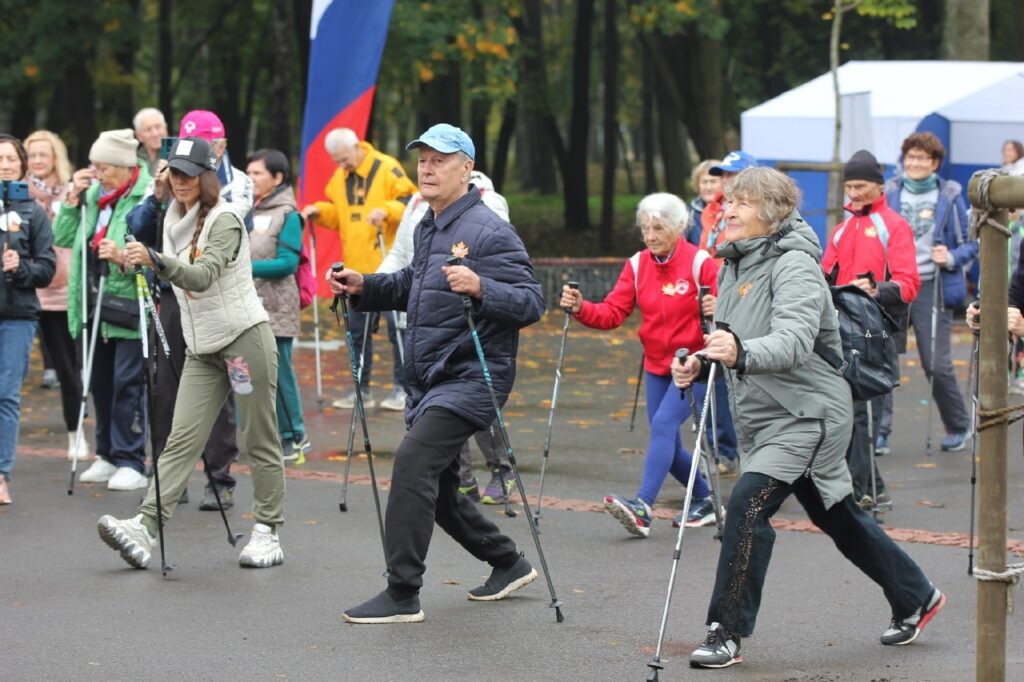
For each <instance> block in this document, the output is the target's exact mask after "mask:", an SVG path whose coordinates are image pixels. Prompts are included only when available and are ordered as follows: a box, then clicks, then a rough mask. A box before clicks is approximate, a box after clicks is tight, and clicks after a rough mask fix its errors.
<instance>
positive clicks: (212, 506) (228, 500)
mask: <svg viewBox="0 0 1024 682" xmlns="http://www.w3.org/2000/svg"><path fill="white" fill-rule="evenodd" d="M216 485H217V495H220V503H221V505H222V506H223V507H224V508H225V509H231V508H232V507H234V506H235V486H233V485H222V484H220V483H217V484H216ZM199 511H220V507H218V506H217V498H216V497H215V496H214V494H213V487H212V486H211V485H210V483H209V481H207V483H206V487H205V488H204V489H203V499H202V500H201V501H200V502H199Z"/></svg>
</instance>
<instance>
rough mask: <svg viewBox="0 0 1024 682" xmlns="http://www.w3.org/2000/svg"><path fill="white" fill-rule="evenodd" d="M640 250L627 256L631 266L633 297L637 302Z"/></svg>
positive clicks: (638, 294) (638, 300) (638, 301)
mask: <svg viewBox="0 0 1024 682" xmlns="http://www.w3.org/2000/svg"><path fill="white" fill-rule="evenodd" d="M640 253H641V252H640V251H637V252H636V253H634V254H633V255H632V256H630V257H629V264H630V265H631V266H633V297H634V298H635V299H636V302H637V304H639V303H640V282H639V280H640Z"/></svg>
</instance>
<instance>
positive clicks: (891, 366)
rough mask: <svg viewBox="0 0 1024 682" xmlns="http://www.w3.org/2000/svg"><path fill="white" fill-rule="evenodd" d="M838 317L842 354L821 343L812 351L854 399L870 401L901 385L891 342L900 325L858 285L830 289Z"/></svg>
mask: <svg viewBox="0 0 1024 682" xmlns="http://www.w3.org/2000/svg"><path fill="white" fill-rule="evenodd" d="M829 290H830V291H831V293H832V304H833V305H834V306H835V309H836V313H838V315H839V335H840V336H841V337H842V339H843V355H842V357H840V356H839V355H838V354H837V353H836V352H835V351H834V350H832V349H831V348H829V347H828V346H826V345H825V344H824V342H822V341H821V339H816V340H815V341H814V351H815V352H816V353H817V354H818V355H820V356H821V357H822V358H824V359H825V361H826V362H827V363H828V364H829V365H831V366H832V368H833V369H835V371H836V373H837V374H839V375H840V376H842V377H843V378H844V379H846V381H847V383H849V384H850V391H851V392H852V393H853V398H854V400H871V399H873V398H877V397H879V396H883V395H885V394H887V393H890V392H892V389H894V388H896V387H897V386H899V385H900V368H899V357H898V356H897V354H896V342H895V340H894V339H893V336H892V335H893V333H895V332H896V331H897V330H898V328H899V325H898V324H897V323H896V321H895V320H893V319H892V317H890V316H889V314H888V313H886V312H885V310H884V309H883V308H882V306H881V305H879V303H878V301H876V300H875V299H874V297H872V296H871V295H870V294H868V293H867V292H866V291H864V290H863V289H861V288H860V287H858V286H854V285H852V284H847V285H846V286H842V287H829Z"/></svg>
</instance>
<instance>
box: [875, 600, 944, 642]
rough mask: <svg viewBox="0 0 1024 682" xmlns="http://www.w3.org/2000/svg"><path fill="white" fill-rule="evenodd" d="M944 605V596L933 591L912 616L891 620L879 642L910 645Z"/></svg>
mask: <svg viewBox="0 0 1024 682" xmlns="http://www.w3.org/2000/svg"><path fill="white" fill-rule="evenodd" d="M945 605H946V595H944V594H942V592H939V591H938V590H933V591H932V594H931V596H930V597H928V601H927V602H925V603H924V604H922V605H921V606H920V607H918V609H917V610H916V611H914V613H913V614H911V615H910V616H907V617H906V618H902V619H899V620H897V619H896V618H893V619H892V623H891V624H890V625H889V629H888V630H886V631H885V632H883V633H882V637H881V642H882V644H885V645H886V646H902V645H904V644H910V643H911V642H913V641H914V640H915V639H917V636H918V635H919V634H921V631H922V630H924V626H926V625H928V623H929V622H930V621H931V619H932V618H934V617H935V616H936V614H938V612H939V611H941V610H942V607H943V606H945Z"/></svg>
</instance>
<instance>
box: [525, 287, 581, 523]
mask: <svg viewBox="0 0 1024 682" xmlns="http://www.w3.org/2000/svg"><path fill="white" fill-rule="evenodd" d="M567 284H568V286H569V288H570V289H572V290H574V291H579V288H580V283H579V282H574V281H572V280H569V282H568V283H567ZM571 321H572V307H569V308H566V309H565V319H564V320H562V342H561V344H560V345H559V347H558V364H557V365H555V386H554V388H552V389H551V409H550V410H549V411H548V433H547V435H546V436H544V458H543V459H542V460H541V465H540V491H539V492H538V493H537V510H536V511H535V512H534V515H533V519H534V521H535V522H536V523H537V525H538V526H539V525H540V507H541V504H542V503H543V501H544V474H545V473H546V472H547V470H548V454H549V453H550V452H551V429H552V427H553V426H554V424H555V409H556V408H557V407H558V387H559V385H560V384H561V383H562V363H563V362H565V341H566V339H567V338H568V336H569V322H571Z"/></svg>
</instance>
